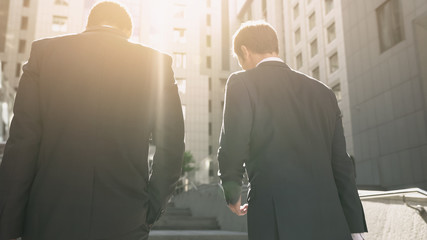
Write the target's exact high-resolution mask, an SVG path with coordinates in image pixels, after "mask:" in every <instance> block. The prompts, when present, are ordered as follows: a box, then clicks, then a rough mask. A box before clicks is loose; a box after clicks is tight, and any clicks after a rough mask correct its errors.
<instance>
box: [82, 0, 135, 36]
mask: <svg viewBox="0 0 427 240" xmlns="http://www.w3.org/2000/svg"><path fill="white" fill-rule="evenodd" d="M100 25H111V26H114V27H117V28H119V29H122V30H130V31H132V19H131V16H130V14H129V12H128V11H127V10H126V8H125V7H124V6H123V5H121V4H119V3H117V2H112V1H103V2H99V3H97V4H95V5H94V6H93V7H92V9H91V10H90V14H89V17H88V20H87V26H86V27H93V26H100Z"/></svg>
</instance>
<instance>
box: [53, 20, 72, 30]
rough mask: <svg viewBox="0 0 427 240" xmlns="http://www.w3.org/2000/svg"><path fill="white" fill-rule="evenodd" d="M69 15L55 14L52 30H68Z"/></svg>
mask: <svg viewBox="0 0 427 240" xmlns="http://www.w3.org/2000/svg"><path fill="white" fill-rule="evenodd" d="M67 20H68V18H67V17H64V16H53V19H52V31H54V32H66V31H67Z"/></svg>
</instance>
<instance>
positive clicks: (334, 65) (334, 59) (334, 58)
mask: <svg viewBox="0 0 427 240" xmlns="http://www.w3.org/2000/svg"><path fill="white" fill-rule="evenodd" d="M338 68H339V63H338V53H334V54H332V55H331V56H330V57H329V72H330V73H334V72H335V71H337V70H338Z"/></svg>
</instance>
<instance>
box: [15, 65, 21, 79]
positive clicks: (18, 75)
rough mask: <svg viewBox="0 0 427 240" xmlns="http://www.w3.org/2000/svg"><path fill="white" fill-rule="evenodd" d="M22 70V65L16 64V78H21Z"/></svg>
mask: <svg viewBox="0 0 427 240" xmlns="http://www.w3.org/2000/svg"><path fill="white" fill-rule="evenodd" d="M21 68H22V65H21V63H17V64H16V71H15V77H20V76H21Z"/></svg>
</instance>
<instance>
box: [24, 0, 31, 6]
mask: <svg viewBox="0 0 427 240" xmlns="http://www.w3.org/2000/svg"><path fill="white" fill-rule="evenodd" d="M22 6H24V7H29V6H30V0H24V1H23V2H22Z"/></svg>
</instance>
